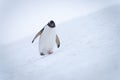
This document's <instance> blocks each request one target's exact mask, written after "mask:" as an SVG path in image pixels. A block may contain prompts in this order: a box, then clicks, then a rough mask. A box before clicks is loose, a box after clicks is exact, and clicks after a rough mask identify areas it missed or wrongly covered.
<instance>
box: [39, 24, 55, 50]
mask: <svg viewBox="0 0 120 80" xmlns="http://www.w3.org/2000/svg"><path fill="white" fill-rule="evenodd" d="M55 38H56V31H55V28H49V27H48V26H47V27H45V28H44V31H43V33H42V34H41V36H40V39H39V49H40V51H41V50H51V49H53V47H54V45H55Z"/></svg>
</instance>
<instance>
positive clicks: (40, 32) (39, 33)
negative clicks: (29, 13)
mask: <svg viewBox="0 0 120 80" xmlns="http://www.w3.org/2000/svg"><path fill="white" fill-rule="evenodd" d="M43 30H44V28H42V29H41V30H40V31H39V32H38V33H37V34H36V35H35V37H34V38H33V40H32V43H33V42H34V40H35V39H36V38H37V37H38V36H39V35H41V34H42V32H43Z"/></svg>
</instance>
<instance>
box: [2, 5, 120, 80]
mask: <svg viewBox="0 0 120 80" xmlns="http://www.w3.org/2000/svg"><path fill="white" fill-rule="evenodd" d="M57 32H58V35H59V37H60V40H61V47H60V48H59V49H57V48H55V49H54V54H52V55H49V56H45V57H41V56H40V55H39V51H38V39H37V40H36V41H35V43H34V44H32V43H31V41H32V39H33V37H34V34H33V35H32V36H30V37H27V38H25V39H23V40H19V41H17V42H14V43H11V44H9V45H1V46H0V49H1V50H0V53H1V54H0V60H1V61H0V64H1V66H0V80H120V76H119V75H120V5H114V6H111V7H108V8H105V9H102V10H100V11H97V12H95V13H92V14H90V15H88V16H85V17H79V18H77V19H73V20H70V21H68V22H65V23H63V24H60V25H57Z"/></svg>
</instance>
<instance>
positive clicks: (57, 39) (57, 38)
mask: <svg viewBox="0 0 120 80" xmlns="http://www.w3.org/2000/svg"><path fill="white" fill-rule="evenodd" d="M56 44H57V48H59V47H60V40H59V37H58V35H56Z"/></svg>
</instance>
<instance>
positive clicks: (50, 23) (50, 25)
mask: <svg viewBox="0 0 120 80" xmlns="http://www.w3.org/2000/svg"><path fill="white" fill-rule="evenodd" d="M47 25H48V26H49V27H50V28H54V27H55V22H54V21H53V20H51V21H50V22H49V23H48V24H47Z"/></svg>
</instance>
